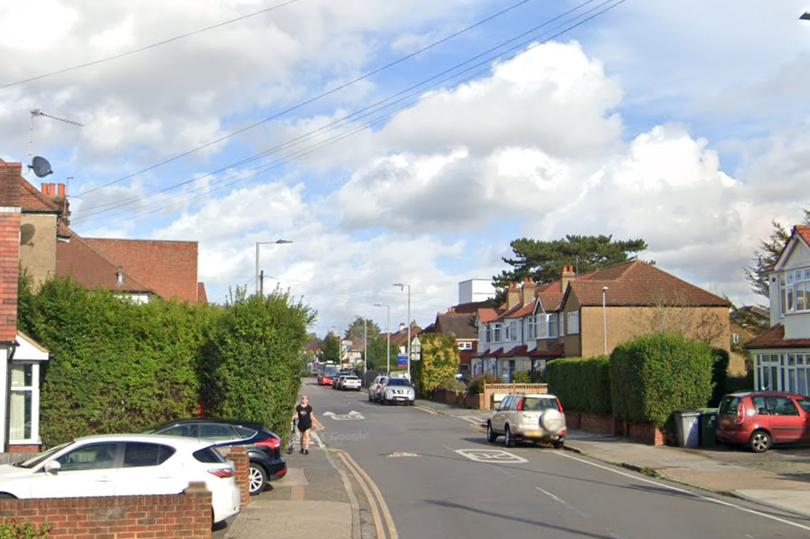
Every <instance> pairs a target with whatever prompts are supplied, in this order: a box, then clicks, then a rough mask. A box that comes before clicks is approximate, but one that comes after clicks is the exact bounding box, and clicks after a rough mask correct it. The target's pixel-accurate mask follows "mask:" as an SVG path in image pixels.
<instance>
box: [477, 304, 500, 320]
mask: <svg viewBox="0 0 810 539" xmlns="http://www.w3.org/2000/svg"><path fill="white" fill-rule="evenodd" d="M496 318H498V310H497V309H494V308H491V307H489V308H485V309H479V310H478V319H479V321H480V322H481V323H482V324H486V323H487V322H492V321H493V320H495V319H496Z"/></svg>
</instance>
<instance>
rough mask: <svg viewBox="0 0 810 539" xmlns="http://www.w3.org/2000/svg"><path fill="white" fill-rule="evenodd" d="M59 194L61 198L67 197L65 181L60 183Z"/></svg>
mask: <svg viewBox="0 0 810 539" xmlns="http://www.w3.org/2000/svg"><path fill="white" fill-rule="evenodd" d="M58 196H59V198H65V184H64V183H60V184H59V195H58Z"/></svg>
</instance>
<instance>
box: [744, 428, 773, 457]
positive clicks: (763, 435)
mask: <svg viewBox="0 0 810 539" xmlns="http://www.w3.org/2000/svg"><path fill="white" fill-rule="evenodd" d="M748 445H749V446H750V447H751V451H753V452H754V453H764V452H765V451H767V450H768V449H770V448H771V435H770V434H768V433H767V432H765V431H764V430H758V431H756V432H755V433H754V434H752V435H751V440H750V441H749V442H748Z"/></svg>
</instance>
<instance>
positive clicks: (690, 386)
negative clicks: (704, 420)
mask: <svg viewBox="0 0 810 539" xmlns="http://www.w3.org/2000/svg"><path fill="white" fill-rule="evenodd" d="M713 365H714V357H713V355H712V349H711V348H710V347H709V346H708V345H706V344H704V343H701V342H698V341H690V340H686V339H685V338H684V337H682V336H680V335H673V334H654V335H644V336H641V337H637V338H635V339H633V340H632V341H627V342H624V343H621V344H619V345H618V346H617V347H616V348H615V349H614V350H613V353H612V354H611V356H610V380H611V401H612V403H613V413H614V415H615V416H616V417H617V418H619V419H622V420H625V421H632V422H636V423H648V422H653V423H657V424H658V425H661V426H663V425H665V424H666V422H667V421H668V420H669V419H670V417H671V416H672V414H673V412H675V411H677V410H680V409H695V408H702V407H705V406H706V404H707V403H708V402H709V399H710V398H711V396H712V366H713Z"/></svg>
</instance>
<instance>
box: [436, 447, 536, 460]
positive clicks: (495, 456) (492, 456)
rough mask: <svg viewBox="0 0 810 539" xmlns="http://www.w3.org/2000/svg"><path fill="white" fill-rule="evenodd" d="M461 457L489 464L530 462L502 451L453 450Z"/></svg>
mask: <svg viewBox="0 0 810 539" xmlns="http://www.w3.org/2000/svg"><path fill="white" fill-rule="evenodd" d="M451 451H454V452H456V453H458V454H459V455H461V456H462V457H467V458H468V459H470V460H474V461H475V462H486V463H489V464H521V463H524V462H529V461H528V460H526V459H524V458H521V457H519V456H517V455H515V454H513V453H510V452H508V451H504V450H502V449H452V450H451Z"/></svg>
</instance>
